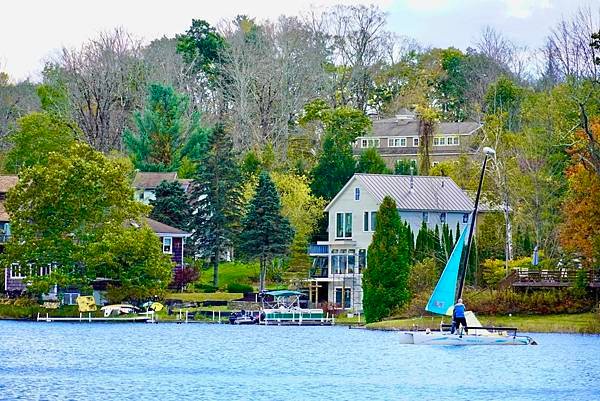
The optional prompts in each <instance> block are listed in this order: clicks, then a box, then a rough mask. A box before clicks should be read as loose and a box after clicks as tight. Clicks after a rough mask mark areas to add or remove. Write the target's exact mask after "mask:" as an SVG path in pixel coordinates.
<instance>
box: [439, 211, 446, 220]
mask: <svg viewBox="0 0 600 401" xmlns="http://www.w3.org/2000/svg"><path fill="white" fill-rule="evenodd" d="M440 222H441V223H445V222H446V212H442V213H440Z"/></svg>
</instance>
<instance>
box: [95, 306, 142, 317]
mask: <svg viewBox="0 0 600 401" xmlns="http://www.w3.org/2000/svg"><path fill="white" fill-rule="evenodd" d="M100 310H101V311H103V312H104V317H109V316H113V315H128V314H131V313H138V312H139V311H140V308H138V307H137V306H133V305H129V304H117V305H106V306H103V307H102V308H100Z"/></svg>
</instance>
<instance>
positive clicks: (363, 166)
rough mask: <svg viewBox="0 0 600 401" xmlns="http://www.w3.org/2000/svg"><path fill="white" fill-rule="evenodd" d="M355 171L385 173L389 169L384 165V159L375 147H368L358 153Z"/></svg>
mask: <svg viewBox="0 0 600 401" xmlns="http://www.w3.org/2000/svg"><path fill="white" fill-rule="evenodd" d="M356 172H357V173H369V174H387V173H389V172H390V171H389V169H388V168H387V166H386V165H385V160H383V157H381V156H380V155H379V152H377V149H375V148H369V149H367V150H365V151H364V152H362V153H361V154H360V158H359V159H358V164H357V165H356Z"/></svg>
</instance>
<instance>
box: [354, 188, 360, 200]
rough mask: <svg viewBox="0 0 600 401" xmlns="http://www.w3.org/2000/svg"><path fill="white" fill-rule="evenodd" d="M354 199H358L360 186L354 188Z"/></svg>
mask: <svg viewBox="0 0 600 401" xmlns="http://www.w3.org/2000/svg"><path fill="white" fill-rule="evenodd" d="M354 200H355V201H357V200H360V188H354Z"/></svg>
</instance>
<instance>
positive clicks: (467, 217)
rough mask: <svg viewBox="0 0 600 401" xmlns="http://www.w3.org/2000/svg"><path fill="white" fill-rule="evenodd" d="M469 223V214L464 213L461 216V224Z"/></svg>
mask: <svg viewBox="0 0 600 401" xmlns="http://www.w3.org/2000/svg"><path fill="white" fill-rule="evenodd" d="M468 222H469V213H464V214H463V223H468Z"/></svg>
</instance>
